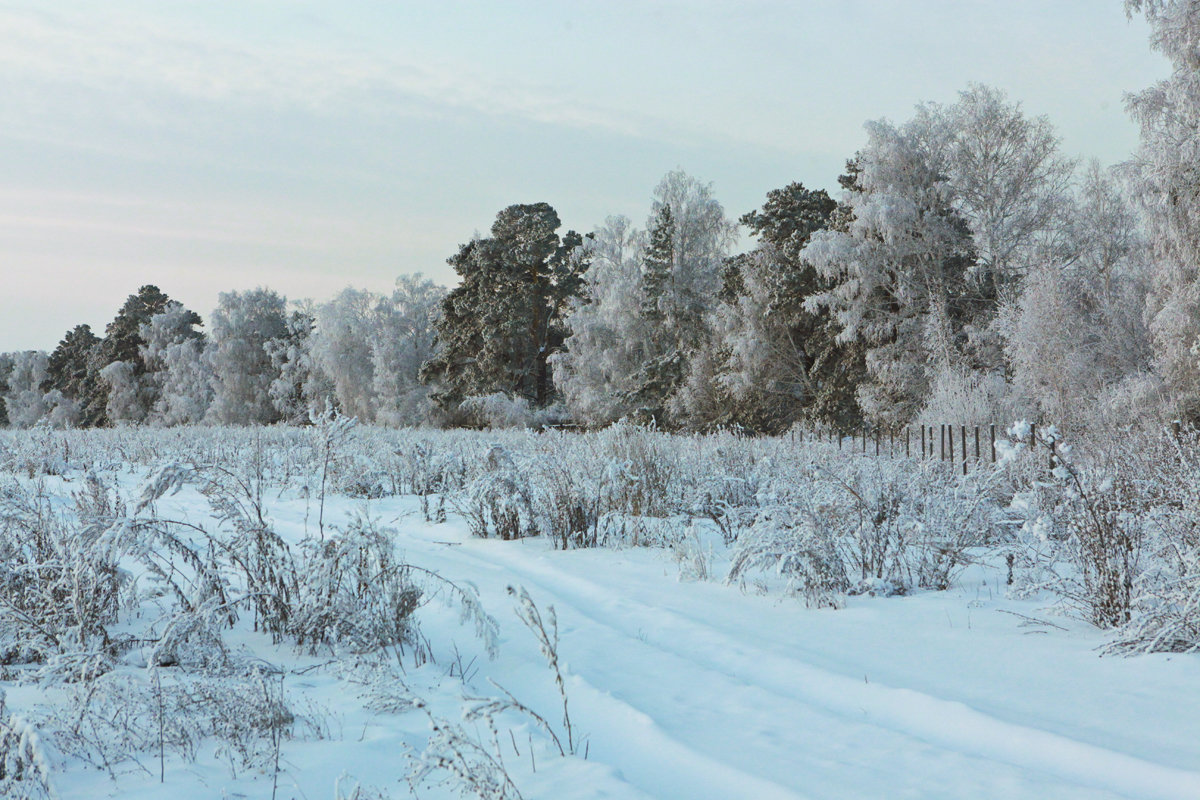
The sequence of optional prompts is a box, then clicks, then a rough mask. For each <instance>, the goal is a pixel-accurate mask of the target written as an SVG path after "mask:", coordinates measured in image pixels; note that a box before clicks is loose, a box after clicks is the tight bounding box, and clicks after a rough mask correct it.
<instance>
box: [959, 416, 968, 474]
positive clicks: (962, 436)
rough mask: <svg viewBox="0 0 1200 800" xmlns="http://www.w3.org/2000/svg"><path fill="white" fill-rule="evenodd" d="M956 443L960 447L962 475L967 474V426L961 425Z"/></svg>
mask: <svg viewBox="0 0 1200 800" xmlns="http://www.w3.org/2000/svg"><path fill="white" fill-rule="evenodd" d="M958 442H959V444H961V445H962V464H963V475H966V474H967V426H966V425H961V426H959V430H958Z"/></svg>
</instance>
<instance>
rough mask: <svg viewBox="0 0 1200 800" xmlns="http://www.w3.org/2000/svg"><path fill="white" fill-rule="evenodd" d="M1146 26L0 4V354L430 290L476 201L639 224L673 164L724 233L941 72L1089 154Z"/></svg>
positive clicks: (622, 5) (948, 14)
mask: <svg viewBox="0 0 1200 800" xmlns="http://www.w3.org/2000/svg"><path fill="white" fill-rule="evenodd" d="M1147 35H1148V29H1147V26H1146V24H1145V23H1144V21H1142V20H1140V19H1134V20H1128V19H1127V18H1126V16H1125V14H1124V11H1123V9H1122V3H1121V2H1120V0H1054V2H1045V0H980V1H979V2H974V1H973V2H962V0H871V1H869V2H868V0H805V1H804V2H800V1H799V0H797V1H796V2H777V1H776V0H741V1H740V2H699V1H697V2H675V1H671V2H666V1H662V0H636V1H630V2H627V1H626V0H604V1H603V2H601V1H599V0H596V1H595V2H591V1H588V0H578V1H576V2H566V0H559V1H558V2H530V1H527V0H516V1H515V2H505V3H498V2H455V1H454V0H444V1H443V2H430V3H409V2H402V1H401V0H391V1H390V2H383V1H382V0H380V1H379V2H375V1H371V2H365V1H363V2H357V1H354V0H341V1H340V2H336V3H334V2H323V3H318V2H287V3H284V2H264V1H262V0H236V2H225V0H203V2H183V1H178V2H164V0H103V1H102V2H78V1H77V0H56V2H55V3H53V4H50V3H44V2H37V3H33V2H15V3H13V2H4V0H0V278H2V280H0V351H6V350H22V349H45V350H50V349H53V347H54V345H55V344H56V343H57V341H58V340H59V339H61V338H62V335H63V334H64V333H65V332H66V331H67V330H69V329H70V328H72V327H74V326H75V325H77V324H80V323H88V324H90V325H91V326H92V328H93V330H95V331H96V332H97V333H101V334H102V332H103V329H104V326H105V324H107V322H108V321H109V320H111V319H112V317H113V316H114V315H115V313H116V311H117V309H118V308H119V307H120V306H121V304H122V303H123V302H124V300H125V298H126V297H127V296H128V295H129V294H131V293H133V292H135V291H136V290H137V288H138V287H139V286H141V285H143V284H146V283H153V284H155V285H157V286H159V287H160V288H161V289H162V290H163V291H165V292H166V293H167V294H169V295H170V296H171V297H173V298H175V299H177V300H179V301H181V302H183V303H184V304H185V305H187V306H189V307H190V308H192V309H194V310H196V311H198V312H199V313H200V314H201V315H202V316H207V314H208V312H209V311H210V310H211V309H212V308H213V307H214V306H215V305H216V303H217V299H218V294H219V293H220V292H223V291H230V290H245V289H252V288H255V287H257V286H268V287H270V288H272V289H275V290H276V291H278V292H280V293H281V294H283V295H285V296H286V297H288V298H289V299H292V300H298V299H301V298H306V297H309V298H314V299H316V300H324V299H328V298H329V297H332V296H333V295H334V294H336V293H337V292H338V291H340V290H341V289H342V288H344V287H346V286H355V287H358V288H366V289H371V290H374V291H378V292H387V291H390V290H391V288H392V286H393V285H394V282H395V279H396V276H398V275H400V274H403V273H412V272H422V273H424V274H425V275H426V276H428V277H431V278H433V279H435V280H436V281H438V282H439V283H443V284H445V285H453V283H454V282H455V275H454V273H453V270H451V269H450V267H449V266H447V265H446V259H447V258H448V257H449V256H451V255H452V254H453V253H454V252H455V251H456V250H457V247H458V245H459V244H460V243H462V242H465V241H467V240H469V239H470V238H471V236H472V235H473V234H474V233H475V232H480V231H482V232H486V231H487V229H488V228H489V227H490V225H491V222H492V220H493V219H494V218H495V215H496V212H498V211H499V210H500V209H502V208H504V207H506V206H508V205H512V204H514V203H534V202H540V201H546V202H549V203H550V204H551V205H553V206H554V207H555V208H556V209H557V210H558V213H559V216H560V217H561V218H562V220H563V225H564V230H565V229H566V228H574V229H576V230H580V231H586V230H590V229H592V228H594V227H597V226H598V225H600V224H601V223H602V222H603V221H604V218H605V217H607V216H609V215H612V214H625V215H627V216H629V217H631V218H632V219H634V220H635V221H636V222H638V223H639V224H641V223H642V222H643V221H644V220H645V218H646V216H647V214H648V211H649V205H650V199H651V194H652V192H653V189H654V187H655V185H656V184H657V183H658V181H659V179H660V178H661V177H662V176H663V174H665V173H666V172H667V171H669V170H672V169H675V168H682V169H684V170H686V171H687V172H688V173H689V174H691V175H693V176H695V177H696V178H699V179H700V180H702V181H705V182H711V183H712V185H713V191H714V194H715V196H716V197H717V199H719V200H720V201H721V202H722V203H723V204H724V206H725V208H726V211H727V212H728V213H729V214H730V216H733V217H736V216H740V215H741V214H743V213H745V212H747V211H750V210H751V209H753V208H756V207H758V206H760V205H761V203H762V201H763V200H764V199H765V196H766V193H767V192H768V191H770V190H771V189H775V188H779V187H782V186H785V185H786V184H788V183H790V182H791V181H796V180H799V181H801V182H803V183H804V184H805V185H806V186H808V187H809V188H826V189H828V190H830V191H831V192H832V191H833V190H834V189H836V188H837V185H836V178H837V175H838V174H839V172H840V170H841V168H842V167H843V165H844V163H845V160H846V159H847V158H848V157H849V156H851V155H853V153H854V151H855V150H856V149H857V148H859V147H860V146H861V145H862V144H863V143H864V141H865V134H864V132H863V128H862V125H863V123H864V122H865V121H867V120H871V119H879V118H888V119H891V120H893V121H896V122H902V121H904V120H906V119H908V118H910V117H911V115H912V110H913V107H914V106H915V105H916V104H917V103H920V102H940V103H951V102H953V101H954V100H955V99H956V97H957V93H958V92H959V91H961V90H963V89H964V88H966V86H967V85H968V83H970V82H979V83H985V84H990V85H993V86H996V87H998V88H1000V89H1002V90H1004V91H1005V92H1007V93H1008V96H1009V98H1010V99H1011V100H1014V101H1018V102H1020V103H1021V105H1022V108H1023V109H1024V110H1025V112H1026V113H1028V114H1030V115H1043V114H1044V115H1046V116H1048V117H1049V118H1050V120H1051V121H1052V122H1053V123H1054V124H1055V126H1056V128H1057V130H1058V132H1059V134H1060V135H1061V138H1062V147H1063V150H1064V151H1065V152H1066V153H1068V154H1071V155H1078V156H1083V157H1096V158H1098V159H1100V161H1101V162H1102V163H1105V164H1113V163H1117V162H1119V161H1122V160H1124V159H1125V158H1127V157H1128V156H1129V154H1130V153H1131V152H1132V151H1133V149H1134V147H1135V146H1136V144H1137V129H1136V127H1135V126H1134V124H1133V123H1132V121H1131V120H1130V119H1129V117H1128V116H1127V114H1126V113H1125V110H1124V101H1123V96H1124V94H1125V93H1126V92H1129V91H1136V90H1138V89H1140V88H1142V87H1145V86H1147V85H1148V84H1150V83H1152V82H1154V81H1156V80H1160V79H1162V78H1164V77H1166V75H1167V74H1168V67H1167V64H1166V62H1165V60H1163V59H1162V58H1161V56H1159V55H1157V54H1155V53H1152V52H1151V51H1150V49H1149V47H1148V44H1147Z"/></svg>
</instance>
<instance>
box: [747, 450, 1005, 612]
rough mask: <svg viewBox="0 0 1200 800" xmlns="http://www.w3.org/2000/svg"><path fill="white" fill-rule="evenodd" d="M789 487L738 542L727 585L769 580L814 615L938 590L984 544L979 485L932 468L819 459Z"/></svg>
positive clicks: (983, 494)
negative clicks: (753, 575)
mask: <svg viewBox="0 0 1200 800" xmlns="http://www.w3.org/2000/svg"><path fill="white" fill-rule="evenodd" d="M789 479H790V482H791V485H790V486H786V487H785V486H783V485H780V486H777V487H776V490H775V492H774V493H773V494H771V495H768V496H764V497H762V498H761V499H760V502H759V508H758V510H757V511H756V513H755V515H754V517H753V521H752V522H750V523H749V524H748V525H746V526H745V527H743V528H742V529H741V531H740V532H739V534H738V536H737V544H736V547H735V550H734V557H733V563H732V565H731V568H730V572H729V578H728V580H730V581H734V582H738V581H743V580H744V579H745V578H746V577H747V574H748V573H749V572H751V571H754V570H771V571H774V572H776V573H777V574H779V575H781V576H782V577H784V578H786V579H787V581H788V585H789V588H790V589H791V590H792V591H795V592H796V593H797V594H800V595H802V596H804V597H805V599H806V600H807V602H808V603H809V604H810V605H815V606H836V605H838V603H839V602H840V601H839V595H840V594H841V593H843V592H849V593H867V592H870V593H884V594H895V593H904V592H907V591H909V590H912V589H918V588H920V589H938V590H941V589H947V588H949V586H950V583H951V580H952V579H953V577H954V575H955V574H956V573H957V572H958V571H959V570H960V569H961V568H962V567H964V566H965V565H966V564H967V563H968V562H969V554H968V551H969V549H970V548H972V547H975V546H978V545H982V544H985V543H987V542H988V541H989V540H990V539H991V538H992V535H993V527H994V524H995V519H994V515H995V511H996V507H995V504H994V502H993V500H992V498H991V495H990V493H989V490H988V486H987V485H986V483H983V482H981V478H980V477H979V476H971V477H970V478H962V479H960V478H958V477H956V476H955V475H954V474H953V471H952V470H950V469H949V468H947V467H945V466H944V465H942V464H940V463H938V462H931V461H921V460H917V461H909V460H893V459H887V458H858V457H851V458H848V459H840V460H839V459H828V460H825V461H822V462H813V463H811V464H809V465H807V466H806V467H805V468H804V469H803V470H802V471H800V472H798V473H795V474H791V475H789Z"/></svg>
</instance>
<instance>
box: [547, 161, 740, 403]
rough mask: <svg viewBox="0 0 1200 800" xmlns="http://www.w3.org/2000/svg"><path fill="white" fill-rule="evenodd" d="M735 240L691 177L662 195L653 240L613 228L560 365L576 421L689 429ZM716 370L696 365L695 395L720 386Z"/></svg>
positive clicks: (626, 227)
mask: <svg viewBox="0 0 1200 800" xmlns="http://www.w3.org/2000/svg"><path fill="white" fill-rule="evenodd" d="M735 233H736V226H735V225H734V224H733V223H732V222H730V221H729V220H728V219H727V218H726V217H725V211H724V209H723V208H722V207H721V204H720V203H719V202H717V200H716V199H715V198H713V196H712V187H711V185H709V184H704V183H701V182H700V181H697V180H696V179H695V178H693V177H691V176H690V175H688V174H687V173H685V172H683V171H681V170H676V171H673V172H670V173H667V175H666V176H664V178H663V179H662V181H661V182H660V183H659V184H658V186H657V188H656V189H655V190H654V202H653V204H652V206H651V211H650V216H649V219H648V221H647V230H646V232H645V233H643V232H641V231H638V230H636V229H634V228H633V227H632V226H631V224H630V222H629V220H628V219H626V218H624V217H610V218H609V219H608V220H607V221H606V223H605V225H604V227H602V228H601V229H600V230H599V231H598V232H597V233H596V239H595V241H594V242H593V243H592V245H591V247H590V250H589V252H590V255H591V259H592V267H591V268H590V269H589V270H588V273H587V275H586V276H585V282H586V287H585V290H584V293H583V297H582V299H581V300H580V301H579V302H577V303H575V304H574V306H573V308H572V311H571V314H570V317H569V318H568V321H567V325H568V327H569V329H570V334H571V336H570V338H569V339H568V340H567V343H566V351H565V352H564V353H562V354H561V355H560V356H558V357H556V359H555V367H554V369H555V379H556V380H557V381H558V382H559V383H560V385H561V387H562V391H563V394H564V396H565V397H566V399H567V405H568V408H569V409H570V411H571V413H572V415H573V416H575V418H577V419H579V420H581V421H583V422H586V423H588V424H593V425H595V424H605V423H608V422H613V421H615V420H617V419H620V418H621V417H625V416H636V417H639V418H642V419H647V420H654V421H657V422H659V423H663V422H666V423H669V424H682V423H683V422H684V421H685V417H686V415H687V414H688V413H689V410H688V407H687V406H688V404H687V402H686V401H685V400H684V399H683V398H682V397H680V396H679V395H680V389H681V387H683V386H684V385H685V384H684V381H685V379H686V378H688V377H689V373H690V372H691V371H692V369H693V364H692V359H693V356H694V355H695V354H696V353H698V352H701V351H704V350H706V348H707V346H708V344H709V336H710V331H709V326H708V319H707V317H708V313H709V311H710V310H711V309H712V307H713V305H714V303H715V302H716V295H717V292H718V291H719V290H720V288H721V268H722V264H723V262H724V259H725V257H726V256H727V254H728V252H729V247H730V245H731V244H732V241H733V237H734V234H735ZM715 365H716V362H715V361H714V360H712V359H710V358H707V357H706V358H705V359H704V360H703V363H697V364H696V365H695V369H696V374H697V375H698V376H699V377H697V378H696V381H695V386H694V387H691V388H690V390H689V394H692V395H698V394H699V393H700V392H702V391H707V389H708V388H710V387H711V386H712V383H713V380H714V376H713V375H712V370H711V367H713V366H715ZM672 406H673V407H672Z"/></svg>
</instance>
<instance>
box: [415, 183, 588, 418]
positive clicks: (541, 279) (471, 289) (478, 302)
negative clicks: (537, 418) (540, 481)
mask: <svg viewBox="0 0 1200 800" xmlns="http://www.w3.org/2000/svg"><path fill="white" fill-rule="evenodd" d="M560 224H561V223H560V221H559V218H558V213H557V212H555V210H554V209H553V208H551V207H550V205H548V204H547V203H534V204H531V205H514V206H509V207H508V208H506V209H504V210H503V211H501V212H500V213H499V214H497V215H496V221H495V223H493V225H492V230H491V234H492V235H491V236H490V237H487V238H478V239H474V240H473V241H471V242H468V243H467V244H464V245H462V246H461V247H460V248H459V251H458V253H457V254H455V255H454V256H453V257H451V258H450V259H449V262H448V263H449V264H450V265H451V266H452V267H454V270H455V272H457V273H458V274H459V276H460V277H461V279H462V280H461V283H460V284H459V285H458V286H457V287H455V288H454V290H453V291H451V292H450V294H449V295H447V297H446V299H445V300H444V301H443V303H442V313H441V316H440V317H439V319H438V323H437V331H438V346H437V353H436V355H435V356H434V357H433V358H432V359H430V360H429V361H428V362H426V364H425V365H424V367H423V368H422V373H421V374H422V379H423V380H425V381H426V382H433V383H434V384H436V387H437V388H436V391H435V392H434V397H435V398H436V399H437V401H438V402H439V403H440V404H441V405H442V406H444V407H452V406H456V405H457V404H458V403H459V402H460V401H461V400H462V399H463V398H465V397H468V396H471V395H488V394H493V393H496V392H502V393H504V394H507V395H509V396H512V397H522V398H525V399H526V400H527V401H529V402H530V403H532V404H533V405H535V406H544V405H546V404H548V403H549V402H550V401H551V400H552V399H553V397H554V386H553V383H552V382H551V379H550V367H549V364H548V359H549V357H550V356H551V355H552V354H553V353H554V352H555V351H556V350H558V349H559V347H561V345H562V341H563V338H564V337H565V331H564V329H563V326H562V315H563V313H564V311H565V310H566V308H567V305H568V303H569V301H570V300H571V298H573V297H575V296H577V295H578V294H579V291H580V288H581V285H582V275H583V272H584V271H585V270H586V268H587V263H586V260H585V251H583V250H582V249H581V248H580V245H581V244H582V243H583V237H582V236H580V235H579V234H577V233H575V232H574V231H568V232H567V233H566V234H564V235H563V236H562V237H560V236H559V235H558V232H557V231H558V228H559V225H560Z"/></svg>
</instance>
